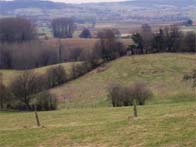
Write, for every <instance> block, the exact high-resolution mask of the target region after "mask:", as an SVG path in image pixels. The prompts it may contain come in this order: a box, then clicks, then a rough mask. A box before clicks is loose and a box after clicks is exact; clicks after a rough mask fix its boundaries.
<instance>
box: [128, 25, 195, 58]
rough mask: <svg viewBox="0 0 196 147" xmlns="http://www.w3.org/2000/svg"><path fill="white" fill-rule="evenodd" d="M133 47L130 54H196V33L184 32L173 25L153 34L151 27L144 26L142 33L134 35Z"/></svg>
mask: <svg viewBox="0 0 196 147" xmlns="http://www.w3.org/2000/svg"><path fill="white" fill-rule="evenodd" d="M131 38H132V40H133V41H134V44H133V45H130V46H129V48H128V51H129V53H130V54H133V55H134V54H148V53H160V52H192V53H194V52H196V33H194V32H192V31H190V32H186V33H185V32H182V31H180V30H179V28H178V26H176V25H172V26H169V27H165V28H160V29H159V30H158V31H156V32H152V29H151V27H150V26H149V25H147V24H146V25H143V26H142V28H141V32H139V33H135V34H133V35H132V37H131Z"/></svg>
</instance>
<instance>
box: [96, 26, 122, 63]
mask: <svg viewBox="0 0 196 147" xmlns="http://www.w3.org/2000/svg"><path fill="white" fill-rule="evenodd" d="M115 32H116V31H115ZM115 32H114V29H104V30H102V31H100V32H98V35H97V37H98V38H99V41H98V42H97V43H96V45H95V48H94V53H95V52H96V53H95V54H97V56H98V57H101V58H102V59H103V60H104V61H110V60H113V59H116V58H118V57H120V56H122V55H124V54H125V50H124V46H123V44H122V43H121V42H120V41H119V40H117V38H116V33H115Z"/></svg>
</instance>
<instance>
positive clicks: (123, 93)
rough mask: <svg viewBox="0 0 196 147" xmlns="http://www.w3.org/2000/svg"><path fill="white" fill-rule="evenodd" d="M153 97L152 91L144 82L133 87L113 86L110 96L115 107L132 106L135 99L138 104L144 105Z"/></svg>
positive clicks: (111, 86)
mask: <svg viewBox="0 0 196 147" xmlns="http://www.w3.org/2000/svg"><path fill="white" fill-rule="evenodd" d="M151 96H152V92H151V90H150V89H148V88H147V86H146V84H144V83H143V82H137V83H135V84H133V85H131V86H123V85H120V84H111V85H110V87H109V95H108V97H109V99H110V100H111V102H112V105H113V107H121V106H131V105H133V101H134V99H135V100H136V101H137V104H139V105H144V104H145V101H146V100H147V99H148V98H150V97H151Z"/></svg>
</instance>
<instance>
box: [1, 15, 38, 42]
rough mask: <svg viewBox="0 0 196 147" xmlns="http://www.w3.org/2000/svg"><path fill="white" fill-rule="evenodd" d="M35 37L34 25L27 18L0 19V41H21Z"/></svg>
mask: <svg viewBox="0 0 196 147" xmlns="http://www.w3.org/2000/svg"><path fill="white" fill-rule="evenodd" d="M35 37H36V29H35V25H33V24H32V23H31V22H30V21H29V20H27V19H24V18H19V17H16V18H15V17H13V18H11V17H10V18H2V19H0V42H23V41H30V40H33V39H35Z"/></svg>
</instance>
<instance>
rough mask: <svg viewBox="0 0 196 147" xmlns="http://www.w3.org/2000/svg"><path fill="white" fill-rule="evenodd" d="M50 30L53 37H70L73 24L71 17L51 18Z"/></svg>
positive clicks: (73, 27)
mask: <svg viewBox="0 0 196 147" xmlns="http://www.w3.org/2000/svg"><path fill="white" fill-rule="evenodd" d="M52 30H53V35H54V37H57V38H72V35H73V32H74V30H75V24H74V21H73V19H71V18H56V19H53V20H52Z"/></svg>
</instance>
